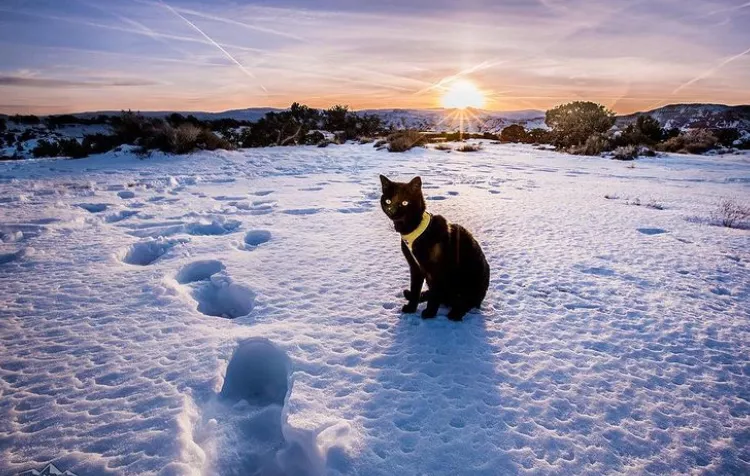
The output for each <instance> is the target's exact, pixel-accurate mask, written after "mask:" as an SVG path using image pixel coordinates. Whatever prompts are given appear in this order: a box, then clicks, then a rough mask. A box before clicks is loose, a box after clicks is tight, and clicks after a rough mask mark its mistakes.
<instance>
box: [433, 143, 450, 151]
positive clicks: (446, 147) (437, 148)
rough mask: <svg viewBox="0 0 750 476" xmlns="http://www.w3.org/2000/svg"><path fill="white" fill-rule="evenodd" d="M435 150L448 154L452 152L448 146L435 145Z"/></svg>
mask: <svg viewBox="0 0 750 476" xmlns="http://www.w3.org/2000/svg"><path fill="white" fill-rule="evenodd" d="M435 150H444V151H446V152H450V151H452V150H453V147H451V146H449V145H448V144H437V145H435Z"/></svg>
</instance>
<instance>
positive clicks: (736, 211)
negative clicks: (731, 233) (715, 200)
mask: <svg viewBox="0 0 750 476" xmlns="http://www.w3.org/2000/svg"><path fill="white" fill-rule="evenodd" d="M747 220H750V206H747V205H743V204H741V203H738V202H737V200H736V199H729V198H725V199H723V200H721V202H719V207H718V209H717V210H716V212H714V221H716V223H718V224H720V225H721V226H725V227H727V228H745V227H746V223H744V222H745V221H747Z"/></svg>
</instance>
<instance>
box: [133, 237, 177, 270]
mask: <svg viewBox="0 0 750 476" xmlns="http://www.w3.org/2000/svg"><path fill="white" fill-rule="evenodd" d="M188 241H189V240H185V239H182V240H148V241H141V242H140V243H135V244H133V245H130V246H128V247H127V248H125V249H124V250H123V251H121V252H120V261H122V262H123V263H126V264H132V265H134V266H148V265H150V264H152V263H154V262H155V261H156V260H158V259H159V258H161V257H162V256H163V255H164V254H165V253H166V252H167V251H169V250H170V249H171V248H173V247H175V246H177V245H180V244H183V243H187V242H188Z"/></svg>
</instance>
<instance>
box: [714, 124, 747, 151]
mask: <svg viewBox="0 0 750 476" xmlns="http://www.w3.org/2000/svg"><path fill="white" fill-rule="evenodd" d="M710 132H711V133H712V134H713V135H714V137H716V141H717V142H718V143H719V144H721V145H723V146H724V147H732V146H733V145H734V143H735V141H737V140H739V138H740V131H739V130H737V129H736V128H733V127H723V128H718V129H710Z"/></svg>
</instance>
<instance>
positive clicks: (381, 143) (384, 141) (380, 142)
mask: <svg viewBox="0 0 750 476" xmlns="http://www.w3.org/2000/svg"><path fill="white" fill-rule="evenodd" d="M387 144H388V139H378V140H376V141H375V143H374V144H373V145H372V146H373V147H375V148H376V149H380V148H382V147H385V146H386V145H387Z"/></svg>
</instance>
